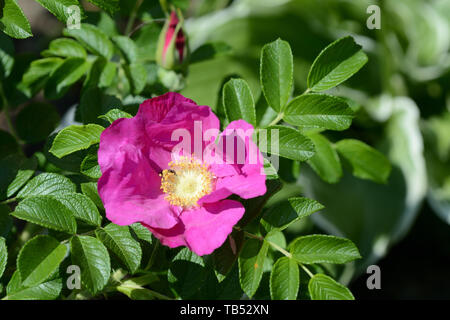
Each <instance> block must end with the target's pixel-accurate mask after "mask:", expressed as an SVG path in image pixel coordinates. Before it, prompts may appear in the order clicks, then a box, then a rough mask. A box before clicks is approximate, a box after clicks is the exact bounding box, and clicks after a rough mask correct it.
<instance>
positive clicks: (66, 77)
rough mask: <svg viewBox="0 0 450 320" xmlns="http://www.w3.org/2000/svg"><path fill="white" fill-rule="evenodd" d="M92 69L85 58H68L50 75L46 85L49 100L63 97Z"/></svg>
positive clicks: (46, 94)
mask: <svg viewBox="0 0 450 320" xmlns="http://www.w3.org/2000/svg"><path fill="white" fill-rule="evenodd" d="M89 67H90V63H89V62H87V61H86V60H85V59H84V58H76V57H72V58H67V59H66V60H65V61H64V62H63V63H62V64H61V65H59V66H58V67H57V68H56V69H55V70H53V72H52V73H51V75H50V78H49V79H48V80H47V82H46V85H45V96H46V97H47V98H49V99H58V98H60V97H62V96H63V95H64V94H65V93H66V92H67V90H68V89H69V87H70V86H71V85H72V84H74V83H75V82H77V81H78V80H80V79H81V77H83V76H84V75H85V74H86V72H87V71H88V69H89Z"/></svg>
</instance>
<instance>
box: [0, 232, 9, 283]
mask: <svg viewBox="0 0 450 320" xmlns="http://www.w3.org/2000/svg"><path fill="white" fill-rule="evenodd" d="M7 261H8V249H7V248H6V241H5V238H3V237H0V278H1V277H2V275H3V271H5V268H6V262H7Z"/></svg>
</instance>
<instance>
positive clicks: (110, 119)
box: [99, 109, 133, 123]
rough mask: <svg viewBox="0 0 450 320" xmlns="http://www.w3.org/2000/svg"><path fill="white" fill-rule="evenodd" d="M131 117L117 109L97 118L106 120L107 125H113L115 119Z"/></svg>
mask: <svg viewBox="0 0 450 320" xmlns="http://www.w3.org/2000/svg"><path fill="white" fill-rule="evenodd" d="M132 117H133V116H132V115H131V114H129V113H127V112H125V111H122V110H119V109H112V110H109V111H108V112H107V113H106V114H105V115H102V116H99V118H101V119H105V120H107V121H108V122H109V123H113V122H114V121H116V120H117V119H121V118H132Z"/></svg>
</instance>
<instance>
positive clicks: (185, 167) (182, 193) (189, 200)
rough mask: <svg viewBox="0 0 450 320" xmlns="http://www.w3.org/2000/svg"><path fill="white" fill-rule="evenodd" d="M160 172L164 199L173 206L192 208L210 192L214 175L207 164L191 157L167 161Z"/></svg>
mask: <svg viewBox="0 0 450 320" xmlns="http://www.w3.org/2000/svg"><path fill="white" fill-rule="evenodd" d="M169 168H170V169H168V170H163V172H162V174H161V189H162V191H163V192H164V193H166V197H165V199H166V200H167V201H169V203H170V204H172V205H174V206H180V207H183V208H192V207H196V206H197V201H198V200H199V199H200V198H201V197H203V196H205V195H207V194H209V193H211V191H212V185H213V181H214V175H213V174H212V173H211V172H210V171H209V168H208V166H207V165H205V164H202V163H201V162H199V161H198V160H196V159H194V158H192V157H181V158H180V159H179V160H177V161H175V162H170V163H169Z"/></svg>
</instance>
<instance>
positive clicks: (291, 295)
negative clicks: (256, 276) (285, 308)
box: [270, 257, 300, 300]
mask: <svg viewBox="0 0 450 320" xmlns="http://www.w3.org/2000/svg"><path fill="white" fill-rule="evenodd" d="M299 286H300V272H299V270H298V265H297V262H295V261H294V260H293V259H289V258H288V257H281V258H280V259H278V260H277V262H276V263H275V264H274V265H273V268H272V272H271V273H270V296H271V297H272V299H273V300H295V299H297V293H298V289H299Z"/></svg>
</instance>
